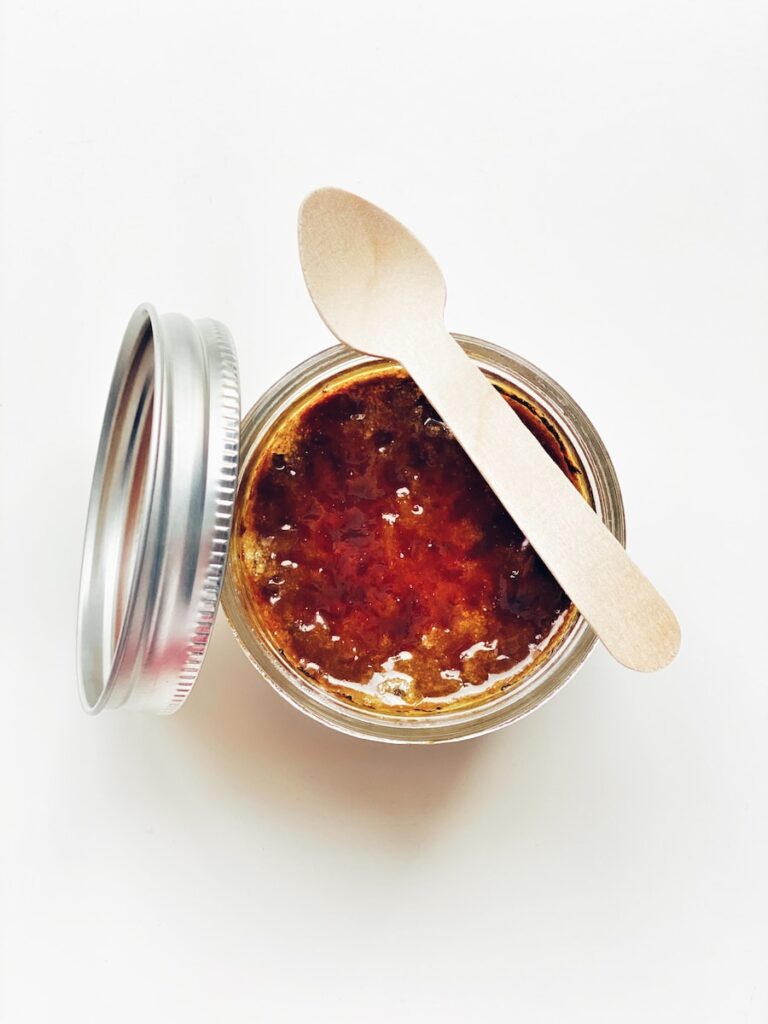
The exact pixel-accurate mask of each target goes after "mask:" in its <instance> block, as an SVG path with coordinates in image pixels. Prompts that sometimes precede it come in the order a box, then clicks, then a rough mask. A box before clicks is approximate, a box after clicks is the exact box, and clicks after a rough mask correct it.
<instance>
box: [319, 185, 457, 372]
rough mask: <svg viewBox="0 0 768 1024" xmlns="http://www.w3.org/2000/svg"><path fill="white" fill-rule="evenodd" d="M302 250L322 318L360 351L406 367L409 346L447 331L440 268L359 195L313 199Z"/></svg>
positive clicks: (333, 193)
mask: <svg viewBox="0 0 768 1024" xmlns="http://www.w3.org/2000/svg"><path fill="white" fill-rule="evenodd" d="M299 250H300V253H301V265H302V269H303V271H304V279H305V281H306V283H307V288H308V289H309V293H310V295H311V296H312V301H313V302H314V303H315V307H316V308H317V311H318V313H319V314H320V316H321V317H322V319H323V320H324V321H325V323H326V325H327V326H328V328H329V329H330V330H331V331H332V332H333V334H335V335H336V337H337V338H339V340H341V341H343V342H344V343H345V344H348V345H350V346H351V347H352V348H354V349H356V350H357V351H360V352H365V353H366V354H367V355H372V356H380V357H382V358H385V359H396V360H397V361H398V362H404V361H405V360H404V359H401V358H400V356H401V355H404V356H405V357H406V358H407V351H406V350H407V348H408V347H409V342H410V344H411V345H412V344H413V343H414V341H416V342H418V338H419V337H423V336H424V333H425V331H426V330H427V329H429V330H430V331H434V330H435V328H436V327H439V326H440V325H442V323H443V310H444V308H445V298H446V289H445V281H444V279H443V275H442V273H441V271H440V268H439V267H438V265H437V263H436V262H435V260H434V259H433V258H432V256H431V254H430V253H429V252H428V251H427V250H426V249H425V248H424V246H423V245H422V244H421V242H419V241H418V239H416V238H415V237H414V236H413V235H412V234H411V232H410V231H408V230H407V228H405V227H403V225H402V224H401V223H400V222H399V221H397V220H395V218H394V217H391V216H390V215H389V214H388V213H386V212H385V211H384V210H381V209H379V207H378V206H373V205H372V204H371V203H368V202H366V201H365V200H364V199H361V198H360V197H359V196H355V195H352V194H351V193H350V192H344V191H342V190H341V189H337V188H322V189H318V190H317V191H316V192H312V193H311V195H309V196H308V197H307V198H306V199H305V200H304V203H303V204H302V206H301V210H300V212H299ZM347 339H349V340H347Z"/></svg>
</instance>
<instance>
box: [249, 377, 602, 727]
mask: <svg viewBox="0 0 768 1024" xmlns="http://www.w3.org/2000/svg"><path fill="white" fill-rule="evenodd" d="M495 383H496V385H497V387H498V389H499V390H500V391H501V392H502V394H504V397H505V398H506V400H507V401H508V402H509V403H510V404H511V405H512V406H513V408H514V409H515V411H516V412H517V414H518V415H519V416H520V418H521V419H522V420H523V422H524V423H525V425H526V426H527V427H528V429H529V430H531V431H532V432H533V433H534V434H535V435H536V437H537V438H538V440H539V441H540V442H541V444H542V445H543V446H544V448H545V449H546V450H547V452H548V453H549V455H550V456H551V457H552V458H553V459H554V460H555V462H556V463H557V464H558V465H559V466H560V468H561V469H562V470H563V472H564V473H566V474H567V475H568V476H569V477H570V478H571V480H572V481H573V482H574V484H576V486H578V487H580V488H581V490H582V492H583V493H584V494H585V495H587V496H589V492H588V487H587V484H586V481H585V480H584V477H583V473H582V471H581V469H580V468H579V466H578V464H577V459H576V456H575V454H574V453H573V452H572V451H571V450H570V449H569V448H568V447H567V446H566V444H565V442H564V440H563V439H562V438H561V437H560V435H559V434H558V432H557V431H556V429H555V427H554V425H553V424H551V423H550V422H548V421H547V419H546V417H545V415H544V414H543V413H542V412H541V410H539V409H538V408H537V407H536V405H535V404H534V403H533V402H532V400H530V399H528V398H526V397H524V396H522V395H520V394H513V393H511V392H508V391H507V390H506V387H501V386H500V383H499V382H495ZM234 543H235V550H234V553H235V557H236V559H237V562H238V564H237V567H236V571H238V572H239V573H240V577H241V581H242V584H241V585H243V586H245V588H246V589H247V592H248V593H247V597H248V602H249V605H250V607H251V609H252V612H253V614H254V615H255V616H256V619H257V621H258V623H259V624H260V626H261V629H262V631H263V632H264V633H266V635H267V637H268V638H269V640H270V642H271V644H272V646H273V647H275V648H277V650H278V651H279V652H280V653H281V654H282V656H283V658H284V659H286V660H287V661H288V663H289V664H290V665H291V666H293V667H294V668H295V669H297V670H298V671H300V672H301V673H302V674H304V675H305V676H306V677H309V678H310V679H312V680H313V681H314V682H315V683H316V684H318V685H320V686H321V687H323V688H325V689H327V690H330V691H331V692H333V693H335V694H336V695H338V696H340V697H342V698H344V699H346V700H348V701H352V702H354V703H355V704H358V705H362V706H365V707H369V708H374V709H376V710H379V711H391V712H399V713H403V712H412V713H423V712H434V711H440V710H442V709H447V708H450V709H455V708H457V707H460V706H466V705H467V704H471V703H477V702H478V701H479V700H485V699H488V698H489V697H490V696H492V695H495V694H496V693H498V692H499V691H500V690H504V689H507V688H508V687H509V686H510V685H512V684H513V683H517V682H519V680H520V678H521V677H522V676H523V675H525V674H526V672H527V671H530V668H531V666H533V665H535V664H536V663H538V662H539V661H540V660H541V659H542V658H544V657H547V656H548V655H549V653H551V650H552V649H553V648H554V646H556V644H557V643H558V642H559V640H560V639H561V637H562V635H563V634H564V632H565V631H566V630H567V628H568V626H569V625H570V624H571V623H572V622H573V620H574V618H575V611H574V609H573V608H572V606H571V604H570V601H569V599H568V597H567V596H566V594H565V593H564V592H563V591H562V589H561V588H560V586H559V584H558V583H557V582H556V581H555V580H554V579H553V577H552V576H551V575H550V573H549V571H548V570H547V569H546V567H545V566H544V565H543V563H542V562H541V560H540V559H539V558H538V556H537V555H536V553H535V551H534V550H533V549H532V548H531V546H530V544H529V543H528V541H527V539H526V538H525V537H524V536H523V534H522V533H521V531H520V530H519V529H518V527H517V525H516V524H515V523H514V522H513V520H512V519H511V518H510V517H509V515H508V514H507V513H506V511H505V510H504V509H503V508H502V506H501V504H500V503H499V501H498V499H497V498H496V497H495V495H494V494H493V493H492V492H491V490H490V488H489V487H488V486H487V484H486V483H485V481H484V480H483V479H482V477H481V476H480V474H479V473H478V471H477V470H476V469H475V467H474V466H473V465H472V464H471V462H470V461H469V459H468V458H467V456H466V455H465V454H464V452H463V450H462V449H461V448H460V447H459V445H458V444H457V442H456V441H455V440H454V438H453V437H452V435H451V434H450V432H449V431H448V429H447V428H446V427H445V426H444V424H443V423H442V421H441V420H440V417H439V416H438V415H437V413H436V412H435V411H434V409H433V408H432V407H431V406H430V405H429V403H428V402H427V401H426V399H425V398H424V396H423V394H422V393H421V392H420V391H419V389H418V388H417V386H416V385H415V384H414V383H413V381H412V380H411V379H410V378H409V377H407V376H406V375H405V373H404V372H403V371H402V370H398V369H394V368H389V369H387V368H383V369H377V370H376V372H375V373H374V374H373V375H370V374H369V375H368V376H359V377H357V378H352V379H349V378H345V379H343V380H340V381H338V382H336V383H335V384H334V382H331V384H327V385H326V386H325V387H324V388H323V389H322V392H320V393H319V394H318V395H317V396H316V397H315V398H314V400H310V401H309V402H308V403H306V404H305V405H304V406H303V407H299V408H297V409H296V410H295V411H294V412H293V413H292V414H291V413H289V414H288V415H287V416H286V417H284V418H283V420H282V421H281V422H280V423H279V424H278V426H277V427H276V428H275V429H274V430H273V432H272V434H271V435H270V436H269V437H268V438H267V440H266V442H265V444H264V445H263V447H262V448H261V450H260V452H259V454H258V455H257V457H256V459H255V461H254V464H253V465H252V467H251V468H250V472H249V473H248V475H247V477H246V479H245V482H244V488H243V489H242V490H241V499H240V502H239V511H238V517H237V523H236V529H235V541H234Z"/></svg>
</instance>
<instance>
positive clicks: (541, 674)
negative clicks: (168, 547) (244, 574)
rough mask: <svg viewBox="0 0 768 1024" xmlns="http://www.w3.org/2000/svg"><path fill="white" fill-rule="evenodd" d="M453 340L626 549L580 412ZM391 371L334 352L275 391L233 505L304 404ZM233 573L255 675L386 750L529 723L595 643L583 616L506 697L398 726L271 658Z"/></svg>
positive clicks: (253, 426)
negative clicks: (328, 386) (582, 483)
mask: <svg viewBox="0 0 768 1024" xmlns="http://www.w3.org/2000/svg"><path fill="white" fill-rule="evenodd" d="M453 337H454V338H455V339H456V341H457V342H458V343H459V344H460V345H461V346H462V347H463V348H464V349H465V351H466V352H467V353H468V354H469V355H470V357H471V358H472V359H473V360H474V361H475V362H476V363H478V364H479V365H480V367H481V368H482V369H485V370H488V371H490V372H491V373H493V374H495V375H496V376H498V377H501V378H502V380H504V381H507V382H508V383H510V384H512V385H513V386H514V387H516V388H519V389H520V390H522V391H523V392H527V393H529V394H530V395H531V397H532V398H533V399H534V400H535V401H536V402H537V403H538V404H539V405H540V406H541V407H542V409H543V410H544V411H545V412H546V413H547V414H548V415H550V416H551V417H552V418H553V420H554V422H555V424H556V425H557V428H558V429H559V430H560V431H561V432H562V433H563V434H564V435H565V437H566V438H567V440H568V442H569V443H570V444H571V445H572V446H573V448H574V450H575V452H576V454H577V455H578V457H579V459H580V460H581V463H582V466H583V468H584V471H585V473H586V476H587V481H588V483H589V486H590V488H591V491H592V496H593V501H594V506H595V510H596V511H597V513H598V514H599V515H600V517H601V518H602V520H603V522H604V523H605V525H606V526H607V527H608V529H610V530H611V532H612V533H613V534H614V536H615V537H616V538H617V539H618V540H619V541H620V542H621V543H622V544H624V543H625V539H626V538H625V534H626V526H625V517H624V504H623V500H622V496H621V490H620V487H619V482H618V479H617V476H616V471H615V469H614V466H613V463H612V461H611V458H610V456H609V454H608V452H607V450H606V448H605V445H604V444H603V441H602V439H601V438H600V436H599V434H598V433H597V430H596V429H595V427H594V425H593V424H592V423H591V421H590V420H589V418H588V417H587V415H586V414H585V413H584V411H583V410H582V409H581V407H580V406H579V405H578V404H577V403H576V402H575V401H574V400H573V398H572V397H571V396H570V395H569V394H568V393H567V392H566V391H565V389H564V388H562V387H561V385H559V384H558V383H557V382H556V381H555V380H553V378H551V377H550V376H549V375H548V374H546V373H545V372H544V371H543V370H541V369H539V368H538V367H537V366H535V365H534V364H533V363H531V362H529V361H528V360H526V359H524V358H522V357H521V356H518V355H515V354H514V353H511V352H509V351H508V350H507V349H504V348H502V347H500V346H498V345H495V344H492V343H491V342H487V341H483V340H481V339H479V338H475V337H472V336H470V335H464V334H454V335H453ZM376 364H380V365H382V366H387V365H391V364H390V363H389V361H388V360H384V359H380V358H378V357H374V356H367V355H362V354H360V353H357V352H354V351H352V350H351V349H348V348H346V347H345V346H343V345H333V346H331V347H330V348H327V349H325V350H323V351H321V352H318V353H316V354H315V355H312V356H310V357H309V358H308V359H305V360H304V361H303V362H302V363H300V364H298V365H297V366H295V367H294V368H293V369H292V370H289V371H288V372H287V373H286V374H284V375H283V377H281V378H280V379H279V380H278V381H276V382H275V383H274V384H273V385H272V386H271V387H270V388H269V389H268V390H267V391H266V392H265V393H264V394H263V395H262V396H261V398H259V399H258V400H257V402H256V403H255V404H254V405H253V406H252V407H251V409H250V410H249V412H248V413H247V414H246V416H245V418H244V419H243V422H242V425H241V437H240V451H241V459H240V470H239V476H238V486H237V492H236V493H237V495H238V498H237V500H238V502H239V500H240V495H241V487H242V484H243V480H244V479H245V477H246V474H247V473H248V472H249V470H250V467H251V464H252V461H253V458H254V457H255V455H256V453H257V451H258V448H259V443H260V442H261V441H262V440H263V439H264V438H265V437H266V436H267V435H268V433H269V432H270V430H271V429H272V428H273V427H274V425H275V424H276V423H277V422H278V421H279V420H280V419H281V418H282V416H283V415H284V414H285V413H286V412H287V411H288V409H289V408H290V407H291V406H293V405H294V403H295V402H296V401H297V400H298V399H300V398H301V397H302V396H304V395H306V394H307V393H308V392H310V391H311V390H313V389H315V388H316V387H318V386H319V385H321V384H322V383H323V382H324V381H325V380H330V379H331V378H333V377H335V376H336V375H337V374H339V373H341V372H345V371H346V372H348V371H350V370H354V369H355V368H358V367H363V366H373V365H376ZM233 557H234V556H233V554H232V552H230V564H229V566H228V568H227V572H226V574H225V578H224V585H223V590H222V600H221V604H222V607H223V609H224V614H225V615H226V617H227V620H228V622H229V625H230V628H231V629H232V631H233V633H234V635H235V638H236V639H237V641H238V643H239V644H240V646H241V647H242V649H243V651H244V653H245V654H246V656H247V657H248V659H249V661H250V662H251V664H252V665H254V667H255V668H256V669H257V670H258V671H259V673H260V674H261V675H262V676H263V677H264V678H265V679H266V680H267V682H269V683H270V685H271V686H272V687H273V688H274V689H275V690H277V692H278V693H279V694H280V695H281V696H282V697H284V698H285V699H286V700H287V701H288V702H289V703H291V704H293V705H294V707H296V708H298V710H300V711H302V712H303V713H304V714H306V715H308V716H309V717H311V718H314V719H315V720H317V721H320V722H322V723H323V724H324V725H327V726H330V727H331V728H333V729H336V730H338V731H339V732H342V733H345V734H347V735H351V736H355V737H358V738H362V739H372V740H378V741H382V742H390V743H408V744H411V743H445V742H452V741H457V740H462V739H469V738H471V737H475V736H480V735H483V734H485V733H488V732H492V731H494V730H496V729H499V728H502V727H503V726H505V725H509V724H511V723H512V722H514V721H517V720H519V719H520V718H523V717H524V716H525V715H528V714H530V713H531V712H532V711H534V710H535V709H536V708H538V707H540V706H541V705H542V704H544V703H545V702H546V701H547V700H549V699H550V698H551V697H553V696H554V695H555V694H556V693H557V692H558V691H559V690H560V689H562V687H563V686H564V685H565V684H566V682H568V680H569V679H570V678H571V677H572V676H573V674H574V673H575V672H576V671H577V669H579V668H580V667H581V665H582V664H583V663H584V661H585V660H586V658H587V657H588V656H589V654H590V653H591V651H592V649H593V648H594V646H595V643H596V637H595V634H594V633H593V632H592V630H591V628H590V627H589V625H588V624H587V622H586V620H585V619H584V618H583V616H582V615H581V614H580V613H577V615H576V617H575V619H574V621H573V623H572V624H571V625H570V627H569V628H568V630H567V632H566V633H565V635H564V636H563V638H562V639H561V641H560V642H559V643H558V645H557V647H556V648H555V649H554V650H553V652H552V654H551V655H550V656H549V657H547V658H545V659H543V661H542V663H541V665H540V666H538V667H536V668H535V669H534V670H533V671H532V672H531V673H530V674H528V675H525V676H523V678H522V679H521V680H520V682H519V684H518V685H516V686H514V687H512V688H510V690H508V691H506V692H505V693H503V694H501V695H499V696H497V697H494V698H492V699H490V700H488V701H485V702H480V703H478V704H476V705H471V706H469V707H465V708H460V709H458V710H455V711H451V710H445V711H440V712H438V713H435V714H433V715H413V716H399V715H392V714H391V713H386V712H377V711H375V710H372V709H368V708H364V707H358V706H356V705H352V704H349V703H347V702H344V701H342V700H340V699H339V698H337V697H335V696H334V695H333V694H331V693H330V692H328V691H325V690H323V689H321V688H320V687H318V686H317V685H316V684H313V683H312V682H311V681H310V680H309V679H307V678H305V677H304V676H302V675H301V674H300V673H299V672H297V671H296V670H295V669H293V668H291V667H290V666H288V665H287V664H286V663H284V662H283V661H281V660H280V659H279V658H278V657H277V656H276V654H275V653H274V652H273V651H272V650H270V648H269V646H268V644H267V643H266V642H265V640H264V638H263V637H262V636H261V635H260V634H259V632H258V630H257V629H256V627H255V624H254V622H253V621H252V612H250V610H249V609H247V608H246V607H245V604H244V602H243V600H242V598H241V593H240V590H239V588H238V586H237V583H236V579H235V572H234V570H233V566H232V561H231V560H232V558H233Z"/></svg>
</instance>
